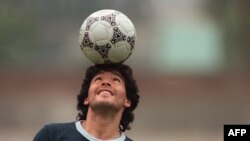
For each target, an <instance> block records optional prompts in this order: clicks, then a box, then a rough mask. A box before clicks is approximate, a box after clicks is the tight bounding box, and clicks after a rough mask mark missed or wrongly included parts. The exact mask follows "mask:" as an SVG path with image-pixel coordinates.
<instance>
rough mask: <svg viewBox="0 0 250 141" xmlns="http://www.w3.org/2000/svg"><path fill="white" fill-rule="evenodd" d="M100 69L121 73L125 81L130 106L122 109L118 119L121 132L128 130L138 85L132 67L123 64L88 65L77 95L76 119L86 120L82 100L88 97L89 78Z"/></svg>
mask: <svg viewBox="0 0 250 141" xmlns="http://www.w3.org/2000/svg"><path fill="white" fill-rule="evenodd" d="M102 71H108V72H112V71H116V72H119V73H121V75H122V76H123V78H124V81H125V89H126V95H127V98H128V99H129V100H130V101H131V106H130V107H128V108H126V109H125V110H124V111H123V115H122V118H121V121H120V126H119V129H120V131H121V132H124V131H126V130H130V129H131V128H130V126H129V124H130V123H131V122H133V121H134V113H133V111H134V110H135V108H136V107H137V105H138V103H139V98H140V96H139V95H138V92H139V91H138V87H137V85H136V81H135V79H134V77H133V72H132V69H131V68H130V67H129V66H127V65H124V64H101V65H100V64H99V65H98V64H97V65H93V66H90V67H89V68H87V70H86V74H85V78H84V80H83V83H82V86H81V90H80V93H79V95H77V102H78V103H77V110H78V111H79V112H78V115H77V119H78V120H86V117H87V112H88V107H89V106H88V105H84V104H83V101H84V100H85V99H86V98H87V97H88V90H89V87H90V83H91V80H92V79H93V78H94V77H95V76H96V75H97V74H99V73H100V72H102Z"/></svg>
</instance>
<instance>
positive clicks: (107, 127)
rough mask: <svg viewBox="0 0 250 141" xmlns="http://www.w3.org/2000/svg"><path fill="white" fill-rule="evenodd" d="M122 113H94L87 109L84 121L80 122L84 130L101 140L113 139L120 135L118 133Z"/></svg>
mask: <svg viewBox="0 0 250 141" xmlns="http://www.w3.org/2000/svg"><path fill="white" fill-rule="evenodd" d="M121 116H122V111H118V112H117V113H106V114H104V113H96V112H94V111H93V110H92V109H91V108H89V110H88V113H87V118H86V121H84V122H82V126H83V127H84V129H85V130H86V131H87V132H88V133H90V134H91V135H93V136H94V137H96V138H98V139H101V140H108V139H114V138H117V137H119V136H120V135H121V133H120V131H119V125H120V120H121Z"/></svg>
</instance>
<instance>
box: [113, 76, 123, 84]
mask: <svg viewBox="0 0 250 141" xmlns="http://www.w3.org/2000/svg"><path fill="white" fill-rule="evenodd" d="M113 81H116V82H119V83H121V79H120V78H118V77H114V78H113Z"/></svg>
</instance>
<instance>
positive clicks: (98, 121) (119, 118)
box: [33, 64, 139, 141]
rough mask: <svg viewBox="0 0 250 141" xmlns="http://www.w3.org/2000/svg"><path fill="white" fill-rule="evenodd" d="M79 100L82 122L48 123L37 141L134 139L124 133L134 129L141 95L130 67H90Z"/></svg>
mask: <svg viewBox="0 0 250 141" xmlns="http://www.w3.org/2000/svg"><path fill="white" fill-rule="evenodd" d="M77 100H78V103H77V109H78V111H79V113H78V116H77V119H78V121H76V122H72V123H59V124H49V125H46V126H44V127H43V128H42V129H41V130H40V131H39V132H38V133H37V135H36V136H35V138H34V140H33V141H104V140H105V141H107V140H108V141H131V139H129V138H128V137H127V136H125V135H124V134H123V133H122V132H124V131H126V130H129V129H130V126H129V124H130V123H131V122H133V120H134V114H133V111H134V109H135V108H136V107H137V104H138V102H139V95H138V88H137V85H136V82H135V80H134V78H133V74H132V69H131V68H130V67H129V66H127V65H123V64H103V65H94V66H91V67H89V68H88V69H87V71H86V75H85V79H84V80H83V84H82V87H81V91H80V94H79V95H78V96H77Z"/></svg>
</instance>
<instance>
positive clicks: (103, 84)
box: [102, 79, 111, 86]
mask: <svg viewBox="0 0 250 141" xmlns="http://www.w3.org/2000/svg"><path fill="white" fill-rule="evenodd" d="M102 86H111V83H110V81H109V80H107V79H104V80H103V81H102Z"/></svg>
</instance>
